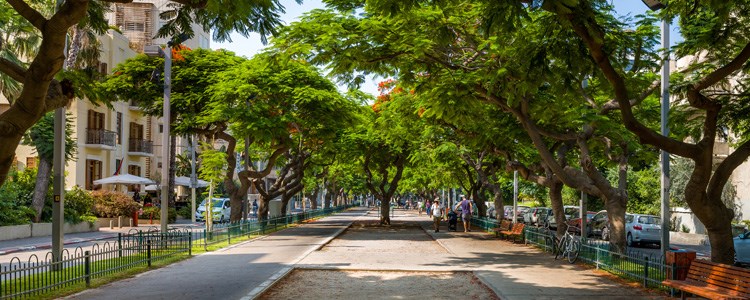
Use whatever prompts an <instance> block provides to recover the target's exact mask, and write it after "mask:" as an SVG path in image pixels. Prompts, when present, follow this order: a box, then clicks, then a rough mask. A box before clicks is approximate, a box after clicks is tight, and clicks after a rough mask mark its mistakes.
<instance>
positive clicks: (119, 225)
mask: <svg viewBox="0 0 750 300" xmlns="http://www.w3.org/2000/svg"><path fill="white" fill-rule="evenodd" d="M117 228H122V216H119V217H117Z"/></svg>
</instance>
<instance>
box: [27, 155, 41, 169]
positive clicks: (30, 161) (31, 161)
mask: <svg viewBox="0 0 750 300" xmlns="http://www.w3.org/2000/svg"><path fill="white" fill-rule="evenodd" d="M37 161H39V158H38V157H35V156H30V157H27V158H26V168H29V169H33V168H36V165H37Z"/></svg>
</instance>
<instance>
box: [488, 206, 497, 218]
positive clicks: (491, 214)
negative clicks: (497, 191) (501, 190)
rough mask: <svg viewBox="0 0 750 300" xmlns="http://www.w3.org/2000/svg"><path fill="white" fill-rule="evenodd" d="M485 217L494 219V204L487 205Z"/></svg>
mask: <svg viewBox="0 0 750 300" xmlns="http://www.w3.org/2000/svg"><path fill="white" fill-rule="evenodd" d="M487 217H488V218H490V219H496V218H497V216H496V215H495V206H494V205H493V206H489V207H487Z"/></svg>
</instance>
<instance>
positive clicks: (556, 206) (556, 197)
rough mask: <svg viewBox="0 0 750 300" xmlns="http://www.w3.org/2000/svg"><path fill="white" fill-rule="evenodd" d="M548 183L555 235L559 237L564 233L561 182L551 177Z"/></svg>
mask: <svg viewBox="0 0 750 300" xmlns="http://www.w3.org/2000/svg"><path fill="white" fill-rule="evenodd" d="M551 181H552V182H551V183H550V185H549V187H548V188H549V202H550V204H551V206H552V213H553V214H554V216H555V222H556V223H557V236H558V237H561V236H563V235H564V234H565V229H566V226H565V221H566V219H565V209H564V208H563V200H562V190H563V183H562V181H560V180H558V179H557V178H551Z"/></svg>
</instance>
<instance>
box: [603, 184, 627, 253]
mask: <svg viewBox="0 0 750 300" xmlns="http://www.w3.org/2000/svg"><path fill="white" fill-rule="evenodd" d="M605 206H606V208H607V216H608V218H609V227H608V229H609V232H610V235H609V246H610V251H613V252H618V253H625V250H626V249H627V244H626V243H625V210H626V206H627V199H624V198H623V197H622V196H620V195H614V196H612V197H610V199H606V203H605Z"/></svg>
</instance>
